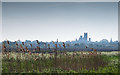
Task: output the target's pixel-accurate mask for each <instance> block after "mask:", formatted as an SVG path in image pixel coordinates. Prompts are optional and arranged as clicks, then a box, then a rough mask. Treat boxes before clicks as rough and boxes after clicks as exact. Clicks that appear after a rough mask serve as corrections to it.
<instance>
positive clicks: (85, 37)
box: [84, 33, 88, 41]
mask: <svg viewBox="0 0 120 75" xmlns="http://www.w3.org/2000/svg"><path fill="white" fill-rule="evenodd" d="M87 37H88V36H87V33H84V39H85V40H86V41H87Z"/></svg>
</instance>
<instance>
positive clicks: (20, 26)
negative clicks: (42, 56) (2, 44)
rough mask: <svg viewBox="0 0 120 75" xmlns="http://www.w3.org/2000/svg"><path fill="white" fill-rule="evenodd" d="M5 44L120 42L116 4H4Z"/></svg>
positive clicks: (3, 35)
mask: <svg viewBox="0 0 120 75" xmlns="http://www.w3.org/2000/svg"><path fill="white" fill-rule="evenodd" d="M2 25H3V26H2V38H3V40H7V39H8V40H11V41H16V40H22V41H24V40H31V41H33V40H36V39H38V40H39V41H44V42H45V41H48V42H49V41H52V40H53V41H56V40H57V38H58V40H59V41H68V40H70V41H73V40H75V39H76V38H77V39H78V38H79V37H80V35H82V36H84V32H87V33H88V38H91V40H92V41H100V40H102V39H108V40H110V39H111V38H112V40H113V41H116V40H118V3H117V2H3V3H2Z"/></svg>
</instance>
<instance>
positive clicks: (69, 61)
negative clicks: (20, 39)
mask: <svg viewBox="0 0 120 75" xmlns="http://www.w3.org/2000/svg"><path fill="white" fill-rule="evenodd" d="M118 56H120V54H119V52H118V51H112V52H97V51H96V50H94V51H74V52H67V51H66V52H59V51H56V52H54V53H23V52H20V53H16V52H6V53H3V54H2V73H118V66H120V64H119V63H118V61H119V60H118Z"/></svg>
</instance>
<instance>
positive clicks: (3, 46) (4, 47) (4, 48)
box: [2, 43, 6, 52]
mask: <svg viewBox="0 0 120 75" xmlns="http://www.w3.org/2000/svg"><path fill="white" fill-rule="evenodd" d="M2 48H3V51H4V52H6V46H5V44H4V43H3V45H2Z"/></svg>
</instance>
